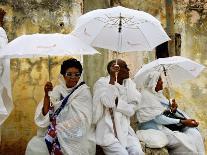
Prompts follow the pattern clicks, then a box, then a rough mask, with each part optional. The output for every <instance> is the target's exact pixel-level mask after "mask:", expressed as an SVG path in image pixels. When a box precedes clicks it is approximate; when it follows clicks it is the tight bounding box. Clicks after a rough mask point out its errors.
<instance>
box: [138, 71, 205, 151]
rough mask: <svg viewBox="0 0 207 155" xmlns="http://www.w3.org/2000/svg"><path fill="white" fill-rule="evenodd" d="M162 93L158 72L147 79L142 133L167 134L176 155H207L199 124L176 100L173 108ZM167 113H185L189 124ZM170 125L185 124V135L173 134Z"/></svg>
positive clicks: (140, 114) (143, 92)
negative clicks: (179, 107) (151, 130)
mask: <svg viewBox="0 0 207 155" xmlns="http://www.w3.org/2000/svg"><path fill="white" fill-rule="evenodd" d="M162 89H163V82H162V79H161V74H160V73H159V72H157V71H154V72H151V73H149V74H148V76H147V77H146V79H145V83H144V88H143V89H142V90H141V95H142V100H141V104H140V105H139V107H138V110H137V112H136V114H137V119H138V121H139V129H141V130H147V129H155V130H159V131H161V132H163V133H164V134H165V135H166V136H167V138H168V141H169V143H168V144H167V148H168V150H169V153H170V154H172V155H205V150H204V144H203V140H202V137H201V135H200V133H199V131H198V129H197V128H195V127H197V126H198V123H197V122H196V121H195V120H194V119H190V118H189V117H188V116H187V115H186V114H185V113H184V112H182V111H181V110H179V109H177V104H176V103H175V100H173V103H172V104H171V105H170V104H169V100H168V99H167V98H166V97H165V96H164V95H163V93H162ZM167 109H170V110H171V111H172V112H174V113H176V115H178V114H179V113H182V115H184V116H185V118H186V120H180V119H176V118H170V117H167V116H165V115H164V114H163V112H164V111H165V110H167ZM170 124H183V125H185V126H186V127H185V128H184V129H183V130H182V131H172V130H170V129H168V128H167V127H165V125H170ZM146 136H147V135H146ZM158 140H159V139H158Z"/></svg>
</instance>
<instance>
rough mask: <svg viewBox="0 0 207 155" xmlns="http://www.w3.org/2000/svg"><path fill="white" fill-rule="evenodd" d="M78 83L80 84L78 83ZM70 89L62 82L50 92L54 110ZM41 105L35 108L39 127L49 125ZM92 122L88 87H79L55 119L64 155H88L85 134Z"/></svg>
mask: <svg viewBox="0 0 207 155" xmlns="http://www.w3.org/2000/svg"><path fill="white" fill-rule="evenodd" d="M79 83H80V82H79ZM71 90H72V89H67V87H66V86H65V84H64V82H63V83H61V84H60V85H58V86H56V87H55V88H54V89H53V91H52V92H51V94H50V96H51V101H52V102H53V105H54V107H55V110H56V109H57V108H58V107H59V106H60V104H61V103H62V102H61V101H60V96H61V95H62V96H63V97H66V96H67V95H68V93H69V92H70V91H71ZM42 106H43V103H40V104H39V105H38V107H37V110H36V114H35V122H36V124H37V125H38V126H39V127H42V128H45V127H47V126H48V125H49V115H48V114H47V115H45V116H43V115H42ZM91 121H92V97H91V94H90V90H89V87H88V86H86V85H82V86H80V87H79V88H78V89H76V90H75V91H74V92H73V94H72V95H71V96H70V97H69V99H68V102H67V104H66V106H65V107H64V109H63V110H62V111H61V112H60V114H59V115H58V117H57V126H56V128H57V136H58V140H59V142H60V145H61V147H62V151H63V153H64V154H69V155H71V154H77V155H88V154H89V153H88V145H89V144H88V139H87V134H88V131H89V130H90V127H91Z"/></svg>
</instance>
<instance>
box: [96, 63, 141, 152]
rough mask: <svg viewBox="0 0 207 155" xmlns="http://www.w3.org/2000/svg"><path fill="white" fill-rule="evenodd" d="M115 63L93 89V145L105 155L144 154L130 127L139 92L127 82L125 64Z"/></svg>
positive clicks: (131, 83)
mask: <svg viewBox="0 0 207 155" xmlns="http://www.w3.org/2000/svg"><path fill="white" fill-rule="evenodd" d="M117 64H118V66H117V65H116V60H112V61H111V62H109V64H108V66H107V70H108V73H109V76H108V77H102V78H100V79H99V80H98V81H97V82H96V83H95V86H94V97H93V123H94V124H96V131H95V139H96V144H98V145H100V146H101V147H102V148H103V151H104V153H105V154H106V155H143V154H144V152H143V151H142V149H141V145H140V143H139V140H138V138H137V137H136V134H135V133H134V131H133V129H132V128H131V127H130V116H132V115H133V114H134V112H135V110H136V109H137V106H138V104H139V102H140V93H139V92H138V91H137V90H136V86H135V83H133V82H132V81H131V80H130V79H129V69H128V67H127V64H126V62H125V61H123V60H120V59H118V60H117ZM117 73H118V74H117ZM116 74H117V83H116Z"/></svg>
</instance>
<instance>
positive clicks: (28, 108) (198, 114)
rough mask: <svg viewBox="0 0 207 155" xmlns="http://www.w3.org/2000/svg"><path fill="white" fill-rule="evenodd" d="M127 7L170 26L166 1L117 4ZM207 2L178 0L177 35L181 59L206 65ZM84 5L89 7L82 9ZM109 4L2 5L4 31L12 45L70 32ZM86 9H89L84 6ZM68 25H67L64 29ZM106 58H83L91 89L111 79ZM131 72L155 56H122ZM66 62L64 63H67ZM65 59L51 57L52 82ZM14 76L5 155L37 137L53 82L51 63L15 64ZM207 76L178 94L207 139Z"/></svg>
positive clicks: (57, 0) (54, 0) (58, 0)
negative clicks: (41, 107)
mask: <svg viewBox="0 0 207 155" xmlns="http://www.w3.org/2000/svg"><path fill="white" fill-rule="evenodd" d="M114 2H121V4H122V5H123V6H126V7H129V8H134V9H139V10H143V11H146V12H149V13H150V14H152V15H154V16H155V17H156V18H158V19H159V20H160V21H161V23H162V24H163V27H165V23H166V19H165V9H164V4H165V3H164V0H153V1H151V0H145V1H143V0H114ZM206 3H207V2H206V1H204V0H194V1H191V0H175V1H174V13H175V32H177V33H180V34H181V37H182V45H181V47H182V50H181V55H182V56H186V57H189V58H191V59H193V60H195V61H197V62H199V63H202V64H204V65H207V61H206V57H207V54H206V46H207V36H206V35H205V34H206V31H207V27H206V26H207V23H206V22H207V20H206V18H207V17H206V12H207V7H206V6H207V4H206ZM83 4H84V5H83ZM109 5H110V0H98V1H97V0H84V3H82V0H1V1H0V7H1V8H3V9H5V10H6V12H7V15H6V18H5V29H6V31H7V33H8V37H9V40H12V39H14V38H16V37H17V36H20V35H22V34H31V33H37V32H39V33H52V32H61V33H68V32H70V31H71V29H72V28H73V26H74V23H75V20H76V19H77V17H78V16H79V15H80V14H81V12H82V11H83V10H84V12H88V11H90V10H93V9H96V8H107V7H109ZM83 6H84V7H83ZM63 23H64V26H63ZM103 53H104V54H103V55H97V56H95V57H93V56H84V69H85V73H87V74H86V76H85V79H86V81H87V82H88V83H89V85H90V86H93V83H94V82H95V81H96V80H97V78H98V77H99V76H103V75H106V70H105V68H106V64H107V62H108V61H109V60H110V59H112V58H114V56H113V54H111V53H108V52H107V51H103ZM119 58H122V59H124V60H126V61H127V62H128V63H129V67H130V68H131V75H134V73H135V72H136V71H137V70H138V68H139V67H140V65H141V64H143V63H146V62H147V61H148V60H153V59H154V53H153V52H152V53H150V54H147V53H130V54H126V53H125V54H120V55H119ZM64 59H65V58H64ZM62 60H63V58H56V57H54V58H52V64H53V66H52V67H51V68H52V80H53V81H52V82H53V83H56V82H57V80H56V79H57V72H58V70H59V68H58V67H59V64H60V62H61V61H62ZM11 69H12V72H11V77H12V87H13V97H14V105H15V108H14V110H13V112H12V113H11V115H10V117H9V118H8V120H7V121H6V122H5V123H4V125H3V126H2V131H1V132H2V141H1V152H0V154H4V153H5V152H7V154H12V155H13V154H15V153H14V150H15V152H17V154H18V155H19V154H24V150H25V147H26V144H27V142H28V140H29V139H30V138H31V137H32V136H33V135H35V132H36V127H35V124H34V122H33V117H34V110H35V107H36V105H37V103H38V101H39V100H40V99H41V98H42V96H43V91H42V89H43V85H44V83H45V82H46V81H47V80H48V60H47V59H46V58H37V59H21V60H19V59H18V60H17V59H14V60H12V62H11ZM206 76H207V72H206V71H204V72H203V73H202V75H201V76H200V77H199V78H197V79H195V80H193V81H192V82H191V83H186V84H183V85H182V87H177V88H176V89H175V91H174V96H175V97H176V99H177V100H178V102H179V106H180V107H182V108H183V109H185V110H186V111H187V112H188V113H189V114H191V115H192V116H193V117H194V118H196V119H198V121H199V122H200V128H201V131H202V133H203V135H204V136H205V137H206V138H207V130H206V129H207V120H206V119H207V110H206V108H205V107H206V106H207V101H206V95H207V90H206V89H207V83H206ZM206 145H207V142H206Z"/></svg>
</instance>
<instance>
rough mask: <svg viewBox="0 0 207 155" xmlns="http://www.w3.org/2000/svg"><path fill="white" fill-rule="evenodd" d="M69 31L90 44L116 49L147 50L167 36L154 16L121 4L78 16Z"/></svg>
mask: <svg viewBox="0 0 207 155" xmlns="http://www.w3.org/2000/svg"><path fill="white" fill-rule="evenodd" d="M72 34H73V35H74V36H77V37H78V38H80V39H82V40H84V42H86V43H88V44H90V45H92V46H94V47H100V48H105V49H109V50H113V51H118V52H131V51H151V50H152V49H153V48H155V47H156V46H158V45H159V44H161V43H163V42H166V41H168V40H170V38H169V37H168V35H167V34H166V32H165V31H164V30H163V28H162V26H161V24H160V22H159V21H158V20H157V19H156V18H155V17H153V16H152V15H150V14H148V13H146V12H143V11H137V10H133V9H128V8H124V7H121V6H118V7H113V8H108V9H98V10H94V11H91V12H88V13H86V14H84V15H82V16H80V17H79V18H78V20H77V25H76V27H75V29H74V31H73V32H72Z"/></svg>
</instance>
